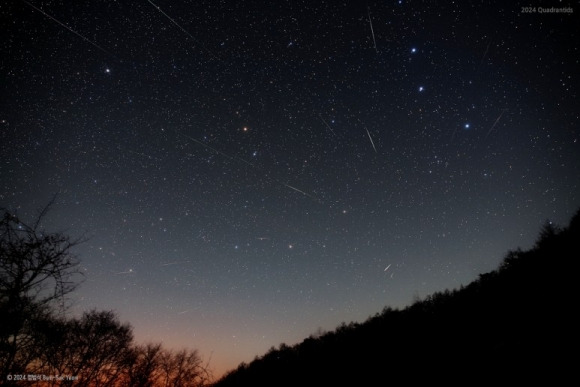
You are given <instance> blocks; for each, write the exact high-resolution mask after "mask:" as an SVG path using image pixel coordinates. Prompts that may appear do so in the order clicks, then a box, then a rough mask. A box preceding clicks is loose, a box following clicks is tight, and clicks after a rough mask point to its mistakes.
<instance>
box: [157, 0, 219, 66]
mask: <svg viewBox="0 0 580 387" xmlns="http://www.w3.org/2000/svg"><path fill="white" fill-rule="evenodd" d="M147 1H148V2H149V4H151V5H152V6H153V7H155V8H156V9H157V10H158V11H159V12H160V13H161V14H162V15H163V16H165V17H166V18H167V19H169V21H171V22H172V23H173V24H174V25H175V26H177V28H179V29H180V30H181V31H183V32H184V33H185V34H186V35H187V36H189V37H190V38H191V40H193V41H194V42H195V43H197V44H199V45H200V46H201V48H203V49H204V50H205V51H206V52H207V53H209V54H210V55H211V56H212V57H214V58H215V59H218V57H217V56H216V55H215V54H214V53H213V52H212V51H211V50H209V49H207V48H205V46H204V45H203V44H201V42H200V41H199V40H197V39H196V38H194V37H193V35H192V34H190V33H189V32H187V31H186V29H185V28H183V27H182V26H180V25H179V24H178V23H177V22H176V21H175V20H173V19H172V18H171V17H170V16H169V15H168V14H166V13H165V12H163V10H162V9H161V8H160V7H159V6H158V5H157V4H155V3H153V2H152V1H151V0H147Z"/></svg>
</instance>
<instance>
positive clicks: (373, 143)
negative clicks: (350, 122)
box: [365, 128, 379, 153]
mask: <svg viewBox="0 0 580 387" xmlns="http://www.w3.org/2000/svg"><path fill="white" fill-rule="evenodd" d="M365 130H366V131H367V134H368V136H369V140H371V145H372V146H373V149H374V150H375V153H379V152H377V148H376V147H375V142H374V141H373V138H372V137H371V133H370V132H369V130H368V129H367V128H365Z"/></svg>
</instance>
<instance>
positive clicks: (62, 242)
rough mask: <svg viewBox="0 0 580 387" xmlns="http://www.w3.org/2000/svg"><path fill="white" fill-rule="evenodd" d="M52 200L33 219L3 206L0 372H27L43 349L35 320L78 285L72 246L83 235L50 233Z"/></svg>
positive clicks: (0, 222) (58, 305)
mask: <svg viewBox="0 0 580 387" xmlns="http://www.w3.org/2000/svg"><path fill="white" fill-rule="evenodd" d="M52 203H53V202H52V201H51V202H50V203H49V204H48V205H47V206H46V207H44V209H42V211H40V212H39V214H38V216H37V218H36V220H35V221H34V222H33V223H32V225H29V224H26V223H24V222H22V221H21V220H20V219H19V218H18V217H17V216H16V215H15V214H13V213H11V212H9V211H8V210H6V209H1V211H2V214H1V219H0V315H1V316H2V324H0V372H1V375H0V376H2V377H3V376H5V375H6V374H7V373H8V372H22V371H24V370H25V369H26V367H27V365H28V363H29V362H30V361H31V359H32V358H33V357H34V356H35V354H36V353H37V351H38V345H37V340H36V338H37V337H36V335H35V331H34V326H35V325H36V323H37V322H38V321H42V320H46V319H47V318H48V316H49V315H50V313H51V311H52V310H53V309H55V308H58V309H61V310H64V308H65V297H66V295H67V294H69V293H70V292H72V291H73V290H74V289H75V288H76V287H77V285H78V282H77V281H75V279H77V278H78V277H77V275H80V274H81V273H80V271H79V269H78V265H79V261H78V260H77V259H76V257H75V256H74V255H73V254H72V251H71V249H72V248H73V247H74V246H75V245H76V244H78V243H79V242H80V241H79V240H71V238H70V237H68V236H66V235H63V234H61V233H47V232H45V231H44V230H43V229H42V228H41V222H42V221H43V219H44V218H45V216H46V214H47V212H48V211H49V209H50V207H51V205H52Z"/></svg>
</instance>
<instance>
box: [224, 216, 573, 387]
mask: <svg viewBox="0 0 580 387" xmlns="http://www.w3.org/2000/svg"><path fill="white" fill-rule="evenodd" d="M578 259H580V212H577V213H576V215H575V216H574V217H573V219H572V221H571V222H570V225H569V226H568V227H567V228H565V229H558V228H556V227H554V226H552V225H551V224H550V223H547V224H546V225H545V226H544V227H543V229H542V231H541V233H540V236H539V238H538V240H537V242H536V245H535V246H534V247H533V248H532V249H530V250H528V251H521V250H516V251H511V252H509V253H508V254H507V255H506V257H505V259H504V260H503V262H502V263H501V265H500V267H499V268H498V269H497V270H495V271H492V272H490V273H486V274H482V275H480V276H479V278H478V279H476V280H475V281H473V282H472V283H470V284H469V285H467V286H465V287H461V288H460V289H458V290H453V291H449V290H446V291H443V292H439V293H435V294H433V295H431V296H429V297H427V298H426V299H424V300H420V301H417V302H415V303H414V304H413V305H411V306H409V307H407V308H405V309H403V310H393V309H390V308H385V309H384V310H383V311H382V313H379V314H377V315H375V316H374V317H371V318H369V319H368V320H367V321H366V322H364V323H361V324H357V323H351V324H349V325H346V324H342V325H341V326H340V327H338V328H337V329H336V330H335V331H334V332H329V333H326V334H323V335H321V336H319V337H313V336H311V337H309V338H307V339H305V340H304V341H303V342H302V343H300V344H297V345H295V346H292V347H289V346H287V345H284V344H282V345H281V346H280V347H279V348H278V349H274V348H273V349H271V350H270V351H269V352H268V353H267V354H265V355H264V356H262V357H260V358H256V359H255V360H254V361H252V362H251V363H250V364H244V363H242V364H241V365H240V366H239V367H238V368H237V369H236V370H234V371H232V372H230V373H229V374H226V375H225V376H224V377H223V378H222V379H221V380H219V381H218V382H217V383H216V386H219V387H226V386H331V385H343V386H344V385H351V386H352V385H354V386H359V385H366V386H374V385H381V386H382V385H385V386H386V385H402V384H404V385H415V384H416V383H433V382H444V383H447V384H449V383H450V384H457V385H473V384H476V383H478V382H483V381H485V382H490V383H494V385H501V384H502V382H504V383H505V382H516V383H518V385H522V384H521V383H523V382H526V381H535V382H540V383H541V382H542V381H544V383H545V382H548V383H549V385H556V384H558V383H557V381H562V380H564V379H565V378H567V377H571V376H572V377H573V376H575V375H573V374H572V371H573V370H575V367H573V366H572V364H573V363H572V356H573V355H572V354H569V353H574V352H575V348H576V346H575V345H574V344H573V343H575V339H573V337H574V335H573V334H572V332H573V331H575V329H574V330H573V329H572V326H573V324H574V321H575V320H576V319H573V317H572V316H573V314H574V313H575V309H576V306H577V299H576V297H575V296H574V294H575V290H576V286H575V285H574V282H573V281H574V280H575V279H576V277H577V272H576V270H575V269H574V267H575V261H576V260H578ZM574 326H575V327H576V326H577V325H576V324H574ZM572 380H575V378H573V379H572Z"/></svg>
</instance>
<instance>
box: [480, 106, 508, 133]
mask: <svg viewBox="0 0 580 387" xmlns="http://www.w3.org/2000/svg"><path fill="white" fill-rule="evenodd" d="M505 112H506V110H502V112H501V114H500V115H499V117H497V119H496V120H495V122H494V123H493V125H492V126H491V128H489V130H488V131H487V134H486V135H485V138H487V137H488V136H489V134H490V133H491V131H492V130H493V128H495V126H496V125H497V123H498V122H499V120H500V119H501V116H503V114H504V113H505Z"/></svg>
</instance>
